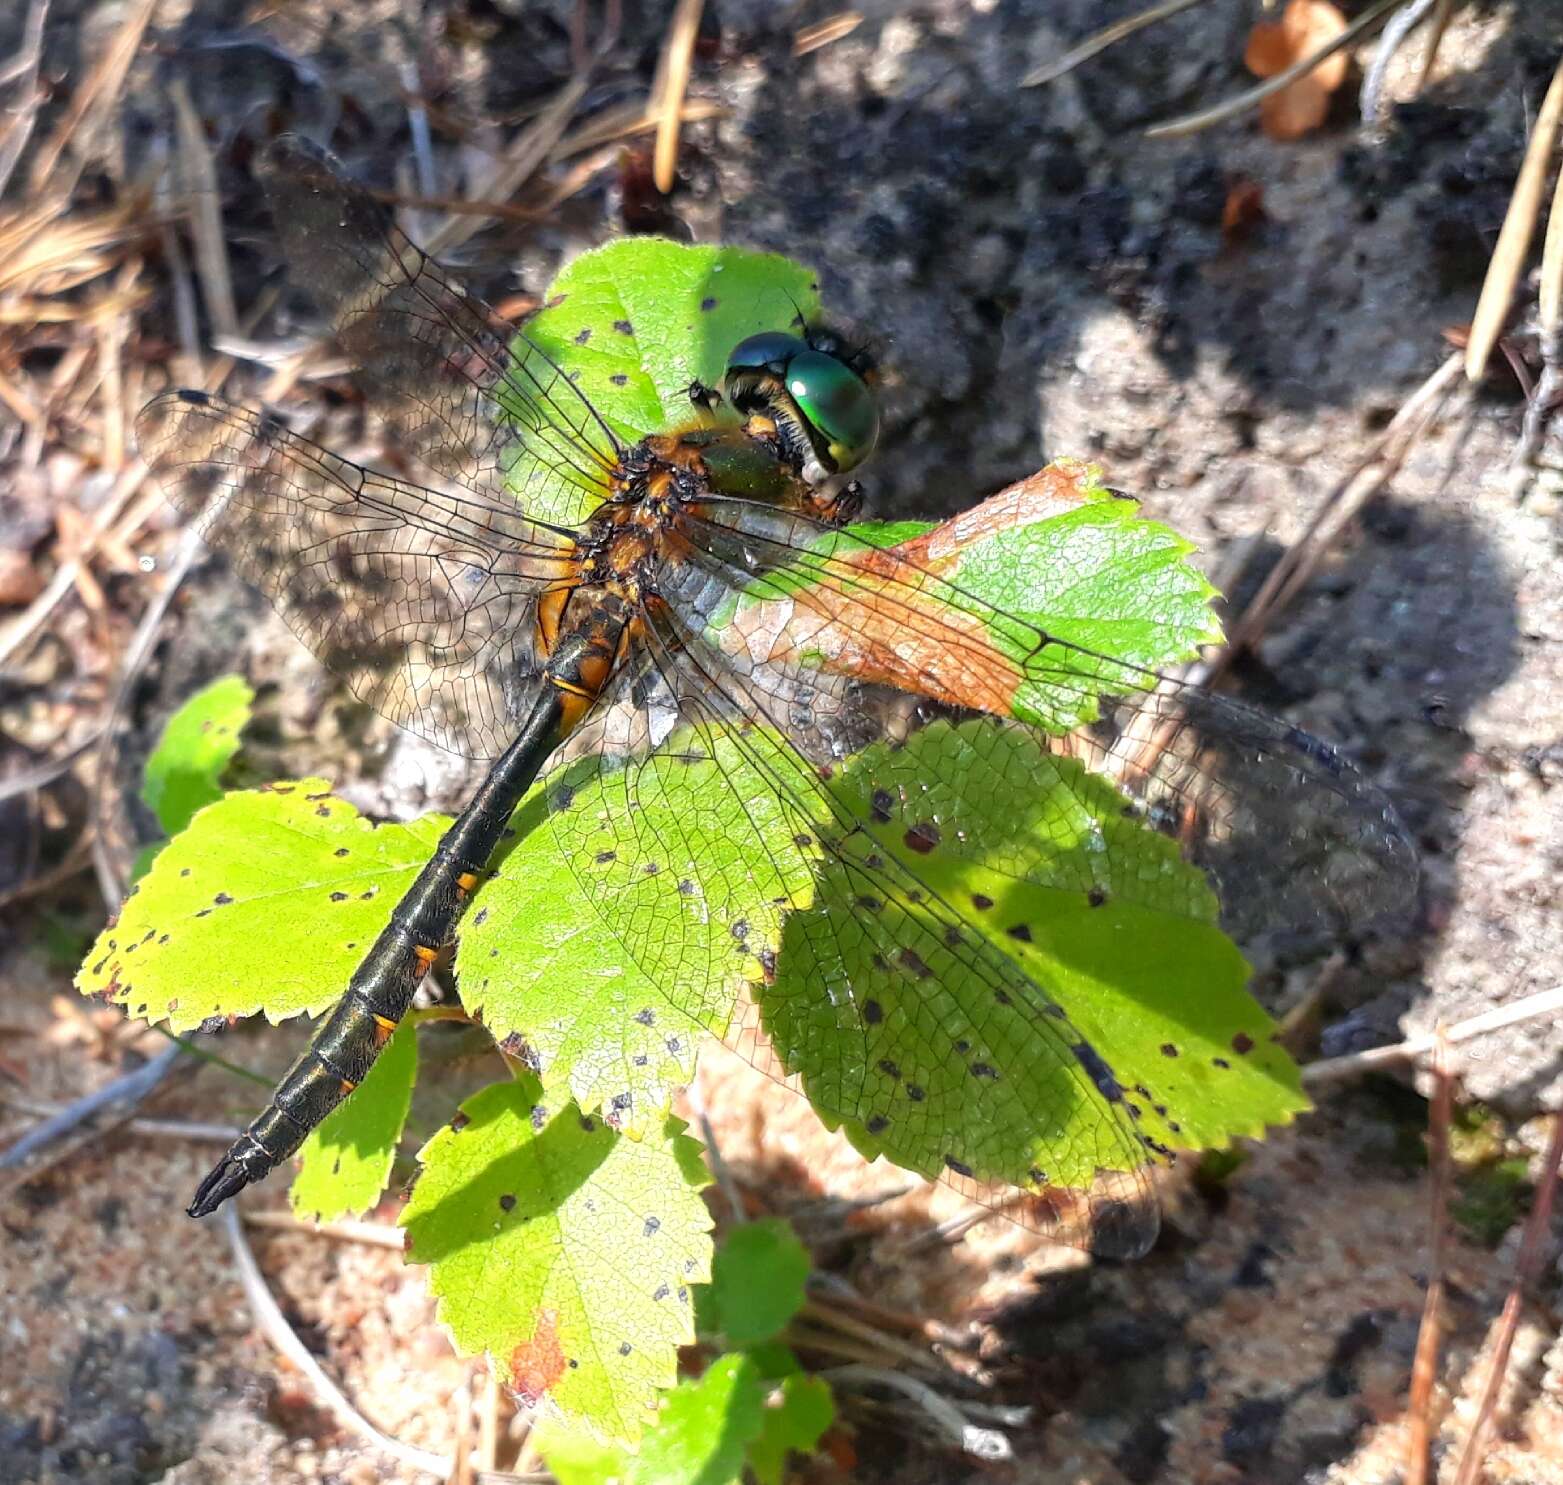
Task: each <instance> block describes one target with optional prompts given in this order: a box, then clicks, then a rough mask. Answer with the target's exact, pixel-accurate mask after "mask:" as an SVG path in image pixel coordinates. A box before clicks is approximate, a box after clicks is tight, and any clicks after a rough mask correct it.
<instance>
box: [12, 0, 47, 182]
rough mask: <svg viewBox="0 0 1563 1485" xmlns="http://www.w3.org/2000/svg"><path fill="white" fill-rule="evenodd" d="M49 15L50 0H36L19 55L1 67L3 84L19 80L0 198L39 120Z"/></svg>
mask: <svg viewBox="0 0 1563 1485" xmlns="http://www.w3.org/2000/svg"><path fill="white" fill-rule="evenodd" d="M48 15H49V0H33V3H32V7H31V9H30V10H29V11H28V12H27V22H26V24H25V25H24V26H23V27H22V44H21V46H20V47H18V48H17V52H16V55H15V56H14V57H13V58H12V59H11V60H10V61H9V62H7V63H6V65H5V66H4V67H3V68H0V87H7V86H9V85H10V84H11V83H16V84H17V93H18V95H19V99H18V102H17V104H16V106H15V107H14V108H13V109H12V110H11V115H12V116H11V121H10V122H9V123H8V124H7V125H6V126H5V129H4V131H3V132H0V198H3V197H4V196H5V188H6V186H8V185H9V184H10V182H11V172H12V171H13V170H15V169H16V162H17V161H18V160H20V159H21V158H22V151H23V150H24V149H26V147H27V141H28V140H29V139H31V138H32V135H33V125H34V124H36V123H37V122H38V107H39V104H40V103H41V102H42V101H43V95H42V93H41V92H40V90H39V87H38V66H39V63H40V62H41V61H42V60H43V27H44V22H45V21H46V20H47V19H48Z"/></svg>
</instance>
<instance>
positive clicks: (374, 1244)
mask: <svg viewBox="0 0 1563 1485" xmlns="http://www.w3.org/2000/svg"><path fill="white" fill-rule="evenodd" d="M244 1221H245V1223H246V1225H248V1226H250V1227H259V1228H263V1229H264V1230H266V1231H267V1232H308V1233H312V1234H313V1235H314V1236H315V1237H325V1238H336V1239H337V1240H338V1241H339V1242H344V1243H364V1244H366V1245H367V1246H369V1247H371V1248H390V1249H391V1250H392V1251H393V1252H396V1253H401V1252H404V1251H405V1250H406V1247H407V1234H406V1233H405V1232H404V1231H403V1230H402V1229H401V1228H400V1227H391V1226H389V1225H388V1224H387V1223H384V1222H304V1221H301V1220H300V1219H299V1218H297V1217H295V1216H294V1215H293V1213H292V1212H246V1213H245V1214H244Z"/></svg>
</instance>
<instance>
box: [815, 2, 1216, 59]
mask: <svg viewBox="0 0 1563 1485" xmlns="http://www.w3.org/2000/svg"><path fill="white" fill-rule="evenodd" d="M1179 3H1181V4H1184V5H1194V4H1197V3H1198V0H1179ZM862 24H863V17H862V14H861V13H860V12H859V11H856V10H843V11H841V12H839V13H838V14H836V15H832V16H826V18H825V19H824V20H822V21H815V22H814V24H813V25H812V26H800V27H799V28H798V34H797V35H796V36H794V37H793V38H792V54H793V56H795V57H806V56H808V54H809V53H810V52H817V51H818V50H819V49H820V48H821V47H822V46H829V45H830V44H831V43H832V42H833V41H840V40H841V38H842V37H843V36H850V35H851V34H852V33H853V32H854V31H856V30H857V28H858V27H859V26H861V25H862Z"/></svg>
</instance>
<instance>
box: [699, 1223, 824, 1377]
mask: <svg viewBox="0 0 1563 1485" xmlns="http://www.w3.org/2000/svg"><path fill="white" fill-rule="evenodd" d="M809 1267H810V1264H809V1253H808V1249H807V1248H805V1247H804V1246H803V1244H802V1243H800V1242H799V1241H798V1239H797V1235H796V1234H795V1233H794V1232H793V1230H792V1228H791V1227H790V1226H789V1225H788V1223H787V1222H786V1220H785V1219H783V1218H781V1217H773V1218H770V1219H768V1220H767V1221H764V1222H746V1223H744V1224H743V1225H742V1226H740V1227H735V1228H734V1229H733V1230H732V1231H731V1232H730V1233H728V1235H727V1236H726V1238H724V1239H723V1241H722V1245H721V1246H720V1247H719V1248H718V1249H717V1250H716V1261H715V1263H714V1264H713V1266H712V1274H711V1300H712V1313H713V1318H714V1320H715V1323H716V1325H717V1326H718V1327H719V1328H720V1330H721V1331H722V1333H723V1334H724V1335H725V1336H726V1337H727V1339H728V1340H729V1341H730V1342H731V1343H732V1344H733V1345H734V1346H752V1345H754V1344H756V1343H757V1342H760V1341H768V1340H769V1339H770V1338H771V1337H772V1336H774V1335H777V1334H778V1333H779V1332H780V1331H781V1330H783V1329H784V1328H785V1326H786V1324H787V1322H788V1321H789V1320H791V1319H792V1317H793V1316H794V1315H796V1314H797V1313H798V1310H799V1309H800V1308H801V1306H802V1304H803V1291H804V1285H805V1283H806V1282H807V1281H808V1277H809Z"/></svg>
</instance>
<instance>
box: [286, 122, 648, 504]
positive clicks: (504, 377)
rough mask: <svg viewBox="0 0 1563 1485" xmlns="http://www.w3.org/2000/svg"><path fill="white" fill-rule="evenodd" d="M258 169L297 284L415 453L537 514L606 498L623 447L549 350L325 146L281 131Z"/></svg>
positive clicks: (453, 475) (441, 469) (447, 474)
mask: <svg viewBox="0 0 1563 1485" xmlns="http://www.w3.org/2000/svg"><path fill="white" fill-rule="evenodd" d="M261 173H262V178H263V179H264V181H265V185H266V193H267V196H268V198H269V199H270V202H271V206H272V212H273V215H274V216H275V218H276V221H277V226H278V230H279V232H280V233H281V236H282V242H283V248H284V251H285V252H286V254H287V258H288V261H289V264H290V266H291V268H292V272H293V277H294V279H295V281H296V282H297V284H298V285H299V287H301V288H303V289H305V290H307V291H308V292H309V293H310V294H311V295H312V296H313V298H314V299H315V301H316V303H317V304H318V305H319V306H320V308H321V309H322V310H323V311H324V312H325V314H326V315H327V316H328V317H329V318H330V320H331V324H332V328H333V331H334V332H335V335H336V339H337V341H338V343H339V344H340V345H341V347H342V349H343V351H344V352H345V353H346V354H347V355H348V356H349V357H350V358H351V359H352V360H353V362H354V363H355V366H356V367H357V375H358V379H359V380H360V382H362V384H363V385H364V387H365V389H366V391H367V393H368V395H369V400H370V402H371V404H372V405H373V407H374V408H375V410H376V412H378V413H379V414H380V415H381V416H382V417H383V418H384V419H385V420H386V421H387V422H388V423H389V424H390V425H391V426H392V427H393V428H394V429H395V430H396V433H397V435H398V438H399V439H400V441H401V442H402V443H403V445H404V446H405V448H406V450H407V451H408V452H410V453H411V454H412V455H413V456H414V457H416V458H417V459H419V460H420V461H421V462H422V463H424V464H425V465H426V466H428V467H429V468H430V469H431V470H433V471H435V472H436V473H437V474H438V475H440V476H441V477H443V478H446V479H451V480H455V481H458V482H459V483H461V484H462V485H464V486H465V487H467V488H468V489H473V490H478V491H483V492H486V493H490V494H498V493H500V492H504V491H508V492H509V493H510V496H511V498H512V499H514V500H516V501H519V503H520V504H521V506H522V508H523V509H524V510H525V511H526V512H527V513H528V514H530V515H533V516H536V517H539V518H541V519H549V518H554V519H567V517H565V516H564V515H562V514H561V513H562V512H564V511H566V510H567V509H573V510H576V511H579V510H581V509H583V508H587V509H589V507H590V505H591V504H594V503H595V502H596V501H597V500H600V499H601V498H602V497H603V495H604V494H605V493H606V490H607V482H608V477H609V475H610V474H611V473H612V471H613V470H614V468H615V466H616V464H617V462H618V455H619V446H618V440H617V439H616V438H615V436H614V435H613V433H612V431H611V430H610V429H609V428H608V426H607V424H606V423H604V422H603V420H602V419H601V418H600V417H598V415H597V413H596V411H595V410H594V409H593V408H592V405H591V404H590V403H589V402H588V401H587V400H586V398H585V397H584V396H583V395H582V394H581V393H580V392H579V391H577V389H576V388H575V386H574V384H573V383H572V382H571V381H570V380H569V379H568V378H567V377H566V376H565V374H564V373H563V372H562V371H561V370H560V369H559V368H558V366H556V365H555V364H554V362H553V360H552V359H551V358H550V357H549V356H548V355H546V354H545V353H544V352H543V351H542V350H541V349H540V348H538V347H537V346H535V345H532V344H531V343H530V342H528V341H527V340H526V338H525V337H524V336H523V335H518V334H516V332H515V331H514V330H513V328H512V327H511V326H510V325H508V324H507V323H506V322H505V321H504V320H503V319H501V317H500V316H499V315H498V314H497V313H496V312H495V311H494V310H492V309H490V308H489V306H488V305H486V304H485V303H484V302H483V301H482V300H481V299H478V298H477V297H476V296H474V295H471V294H468V293H467V292H466V291H465V290H464V289H463V288H462V287H461V286H460V285H459V284H458V283H457V282H456V281H455V280H454V279H452V278H451V277H450V276H449V275H448V274H446V272H445V271H444V270H443V269H441V267H440V266H439V264H437V263H436V262H435V261H434V260H433V259H432V258H430V257H429V256H428V255H427V254H425V253H424V252H423V251H422V250H421V249H419V248H418V247H416V246H414V245H413V243H412V242H411V241H410V240H409V239H408V238H407V237H406V236H405V235H404V234H403V233H402V232H401V231H400V230H399V229H398V228H397V227H396V226H395V224H394V223H393V221H392V220H391V216H390V213H389V212H388V211H387V210H386V209H385V207H384V206H382V205H381V204H380V202H378V201H377V200H375V198H374V197H373V196H371V195H370V194H369V193H368V192H367V191H366V190H364V189H363V187H362V186H360V185H358V184H357V183H356V182H354V181H353V180H351V179H350V178H349V177H347V176H346V175H344V174H343V173H342V172H341V171H340V170H339V169H338V168H337V166H336V164H335V162H334V161H333V159H332V157H331V156H330V155H329V154H327V153H326V152H325V151H323V150H321V149H319V148H317V147H316V146H314V145H312V144H310V143H309V142H308V141H306V140H304V139H301V138H299V137H298V136H297V135H283V136H282V137H281V138H280V139H278V140H277V141H276V142H275V143H273V144H272V145H271V146H270V148H269V149H268V150H267V153H266V157H265V161H264V164H263V168H262V172H261ZM566 497H568V498H566Z"/></svg>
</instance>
